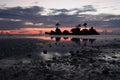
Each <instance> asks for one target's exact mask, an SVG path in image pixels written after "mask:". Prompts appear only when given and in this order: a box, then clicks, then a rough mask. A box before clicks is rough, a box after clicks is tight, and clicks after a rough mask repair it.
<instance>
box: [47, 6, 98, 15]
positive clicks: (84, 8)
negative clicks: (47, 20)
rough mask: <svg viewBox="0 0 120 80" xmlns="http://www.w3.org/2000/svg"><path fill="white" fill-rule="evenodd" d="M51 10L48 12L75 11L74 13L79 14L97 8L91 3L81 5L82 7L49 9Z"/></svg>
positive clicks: (93, 10)
mask: <svg viewBox="0 0 120 80" xmlns="http://www.w3.org/2000/svg"><path fill="white" fill-rule="evenodd" d="M50 10H51V11H52V12H50V13H49V14H53V15H55V14H57V13H58V14H69V13H70V12H75V13H74V14H77V15H79V14H80V13H84V12H96V11H97V10H96V9H95V8H94V7H93V6H92V5H86V6H83V8H73V9H54V8H52V9H50Z"/></svg>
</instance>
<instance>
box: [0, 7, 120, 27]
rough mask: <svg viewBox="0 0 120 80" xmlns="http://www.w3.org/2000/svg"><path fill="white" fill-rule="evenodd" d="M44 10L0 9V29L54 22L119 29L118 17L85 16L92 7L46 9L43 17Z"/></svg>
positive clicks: (119, 19)
mask: <svg viewBox="0 0 120 80" xmlns="http://www.w3.org/2000/svg"><path fill="white" fill-rule="evenodd" d="M45 10H46V9H45V8H44V7H38V6H31V7H25V8H23V7H11V8H4V9H0V29H19V28H26V27H32V28H36V27H37V28H39V27H55V26H53V25H54V24H55V23H56V22H60V23H61V26H76V25H77V24H79V23H81V24H82V23H84V22H87V23H88V25H90V26H96V27H101V28H120V23H119V22H120V15H114V14H98V15H91V14H86V12H96V11H97V9H96V8H94V7H93V6H92V5H85V6H83V7H82V8H74V9H55V8H54V9H48V10H49V11H51V12H48V15H43V14H42V13H45ZM81 13H84V14H81Z"/></svg>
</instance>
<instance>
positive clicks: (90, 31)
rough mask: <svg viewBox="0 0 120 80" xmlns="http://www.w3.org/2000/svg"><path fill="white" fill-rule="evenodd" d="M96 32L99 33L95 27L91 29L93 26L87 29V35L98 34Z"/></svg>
mask: <svg viewBox="0 0 120 80" xmlns="http://www.w3.org/2000/svg"><path fill="white" fill-rule="evenodd" d="M98 34H99V33H98V32H97V31H96V30H95V29H93V27H91V28H90V29H89V35H98Z"/></svg>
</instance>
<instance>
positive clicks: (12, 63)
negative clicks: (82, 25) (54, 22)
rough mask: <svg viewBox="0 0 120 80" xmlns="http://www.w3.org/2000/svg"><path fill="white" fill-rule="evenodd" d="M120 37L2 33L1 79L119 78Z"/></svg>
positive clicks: (0, 41) (90, 79)
mask: <svg viewBox="0 0 120 80" xmlns="http://www.w3.org/2000/svg"><path fill="white" fill-rule="evenodd" d="M119 64H120V38H119V36H114V35H112V36H111V35H109V36H108V35H99V36H88V35H87V36H63V35H62V36H60V35H59V36H54V35H52V36H49V35H47V36H45V35H44V36H1V37H0V79H1V80H22V79H24V80H120V77H119V75H120V65H119Z"/></svg>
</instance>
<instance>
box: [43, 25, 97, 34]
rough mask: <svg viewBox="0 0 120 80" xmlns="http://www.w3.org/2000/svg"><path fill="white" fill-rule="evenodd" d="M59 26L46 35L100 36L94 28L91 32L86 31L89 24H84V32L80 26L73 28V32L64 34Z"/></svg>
mask: <svg viewBox="0 0 120 80" xmlns="http://www.w3.org/2000/svg"><path fill="white" fill-rule="evenodd" d="M59 25H60V24H59V23H57V24H56V30H55V31H51V32H45V34H50V35H99V33H98V32H97V31H96V30H95V29H94V28H93V27H91V28H90V29H89V30H88V29H86V27H87V23H84V24H83V26H84V27H85V29H83V30H80V28H79V27H81V24H79V25H78V26H76V28H72V29H71V32H69V31H67V30H64V31H63V33H62V32H61V30H60V29H59V28H58V26H59Z"/></svg>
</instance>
